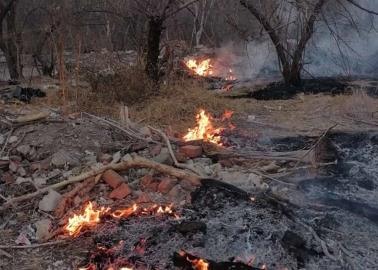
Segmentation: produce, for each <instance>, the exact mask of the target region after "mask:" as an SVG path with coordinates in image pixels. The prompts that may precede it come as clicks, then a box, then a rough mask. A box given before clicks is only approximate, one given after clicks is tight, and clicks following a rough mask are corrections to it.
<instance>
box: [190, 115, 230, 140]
mask: <svg viewBox="0 0 378 270" xmlns="http://www.w3.org/2000/svg"><path fill="white" fill-rule="evenodd" d="M233 114H234V112H233V111H226V112H225V113H224V114H223V116H222V118H221V121H222V122H223V121H226V120H229V119H230V118H231V117H232V115H233ZM196 119H197V126H196V127H195V128H190V129H188V133H187V134H186V135H185V136H184V137H183V139H184V141H195V140H204V141H208V142H211V143H214V144H218V145H223V144H222V137H221V135H220V134H221V133H222V131H224V130H225V129H224V128H214V126H213V123H212V121H213V117H212V116H211V115H210V114H208V113H206V111H205V110H203V109H201V110H200V111H199V113H198V114H197V115H196ZM229 127H230V129H233V128H235V126H234V125H232V124H231V123H230V124H229Z"/></svg>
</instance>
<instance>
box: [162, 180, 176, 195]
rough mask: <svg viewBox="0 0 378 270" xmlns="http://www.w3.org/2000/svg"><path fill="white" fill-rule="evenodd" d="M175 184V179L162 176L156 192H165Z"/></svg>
mask: <svg viewBox="0 0 378 270" xmlns="http://www.w3.org/2000/svg"><path fill="white" fill-rule="evenodd" d="M176 184H177V180H176V179H173V178H169V177H166V178H163V179H162V180H161V182H160V183H159V186H158V192H160V193H163V194H166V193H168V192H169V191H170V190H171V189H172V188H173V187H174V186H175V185H176Z"/></svg>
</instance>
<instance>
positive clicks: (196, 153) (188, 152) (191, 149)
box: [180, 145, 202, 158]
mask: <svg viewBox="0 0 378 270" xmlns="http://www.w3.org/2000/svg"><path fill="white" fill-rule="evenodd" d="M180 152H181V153H183V154H184V155H185V156H187V157H188V158H198V157H200V156H201V155H202V146H199V145H185V146H182V147H180Z"/></svg>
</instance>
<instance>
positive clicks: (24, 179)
mask: <svg viewBox="0 0 378 270" xmlns="http://www.w3.org/2000/svg"><path fill="white" fill-rule="evenodd" d="M30 182H32V179H31V178H30V177H27V178H24V177H17V179H16V184H17V185H21V184H23V183H30Z"/></svg>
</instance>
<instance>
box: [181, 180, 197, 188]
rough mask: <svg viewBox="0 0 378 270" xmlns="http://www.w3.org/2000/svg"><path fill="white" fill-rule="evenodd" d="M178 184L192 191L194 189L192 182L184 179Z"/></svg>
mask: <svg viewBox="0 0 378 270" xmlns="http://www.w3.org/2000/svg"><path fill="white" fill-rule="evenodd" d="M180 186H181V187H182V188H183V189H185V190H187V191H194V190H195V189H196V187H194V186H193V185H192V183H191V182H190V181H188V180H186V179H183V180H181V181H180Z"/></svg>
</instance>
